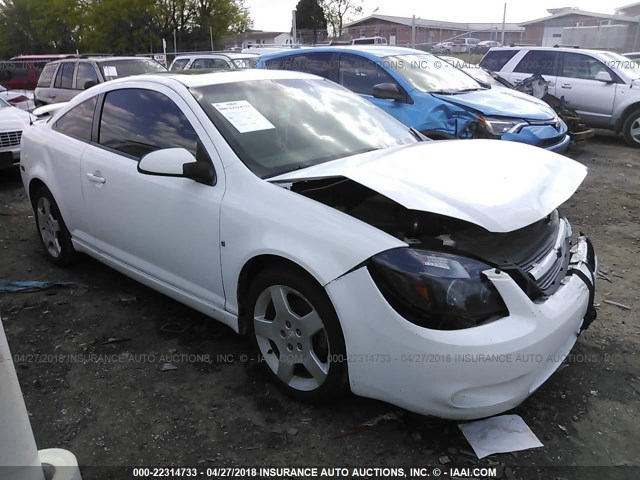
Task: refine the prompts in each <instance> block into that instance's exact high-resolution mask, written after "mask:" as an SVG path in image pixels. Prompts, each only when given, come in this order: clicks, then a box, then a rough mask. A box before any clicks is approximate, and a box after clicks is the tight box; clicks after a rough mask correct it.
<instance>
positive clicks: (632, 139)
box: [622, 109, 640, 148]
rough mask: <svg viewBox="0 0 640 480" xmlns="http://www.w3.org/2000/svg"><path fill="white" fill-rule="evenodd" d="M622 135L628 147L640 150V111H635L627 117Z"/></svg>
mask: <svg viewBox="0 0 640 480" xmlns="http://www.w3.org/2000/svg"><path fill="white" fill-rule="evenodd" d="M622 135H624V140H625V142H627V145H629V146H630V147H634V148H640V109H638V110H634V111H633V112H631V113H630V114H629V115H627V118H626V120H625V121H624V124H623V125H622Z"/></svg>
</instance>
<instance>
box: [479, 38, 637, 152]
mask: <svg viewBox="0 0 640 480" xmlns="http://www.w3.org/2000/svg"><path fill="white" fill-rule="evenodd" d="M480 66H482V67H484V68H486V69H488V70H492V71H494V72H496V73H498V75H500V76H501V77H503V78H504V79H505V80H508V81H509V82H511V83H514V84H516V83H518V82H521V81H522V80H524V79H525V78H527V77H530V76H531V75H533V74H536V73H537V74H540V75H542V76H543V77H544V78H545V80H547V82H549V93H550V94H552V95H554V96H556V97H558V98H562V97H564V99H565V100H566V101H567V103H568V104H569V106H570V107H572V108H574V109H575V110H576V111H577V112H578V114H579V115H580V118H581V119H582V121H583V122H584V123H586V124H587V125H589V126H590V127H595V128H604V129H608V130H613V131H614V132H617V133H622V135H623V136H624V139H625V141H626V142H627V144H628V145H629V146H631V147H635V148H640V64H638V62H634V61H633V60H630V59H628V58H626V57H623V56H622V55H619V54H617V53H613V52H608V51H604V50H582V49H578V48H563V47H507V48H492V49H491V50H489V52H488V53H487V54H486V55H485V56H484V57H483V58H482V60H481V61H480Z"/></svg>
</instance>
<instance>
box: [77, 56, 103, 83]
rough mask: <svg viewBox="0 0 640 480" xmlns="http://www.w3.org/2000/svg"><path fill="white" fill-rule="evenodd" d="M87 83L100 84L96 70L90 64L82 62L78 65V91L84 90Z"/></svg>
mask: <svg viewBox="0 0 640 480" xmlns="http://www.w3.org/2000/svg"><path fill="white" fill-rule="evenodd" d="M87 82H93V83H94V84H97V83H98V76H97V75H96V70H95V68H93V65H91V64H90V63H85V62H80V63H79V64H78V73H77V75H76V89H78V90H84V89H85V85H86V83H87Z"/></svg>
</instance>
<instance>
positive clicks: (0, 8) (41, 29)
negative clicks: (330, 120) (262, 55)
mask: <svg viewBox="0 0 640 480" xmlns="http://www.w3.org/2000/svg"><path fill="white" fill-rule="evenodd" d="M251 25H252V22H251V17H250V16H249V13H248V10H247V8H246V7H245V5H244V0H46V8H45V0H0V58H8V57H11V56H13V55H16V54H35V53H75V52H76V50H79V51H81V52H87V51H88V52H94V53H112V54H125V53H148V52H149V51H150V50H152V51H154V52H158V51H160V49H161V46H160V45H161V40H162V39H163V38H164V39H166V40H169V39H171V38H172V36H173V32H176V34H177V37H178V38H179V39H180V45H181V47H182V48H187V49H193V48H194V46H195V47H199V48H202V47H204V48H205V49H207V48H209V45H210V41H211V40H210V32H212V33H213V34H214V38H215V39H217V38H220V37H222V36H223V35H225V34H227V33H242V32H244V31H246V30H247V29H248V28H250V27H251Z"/></svg>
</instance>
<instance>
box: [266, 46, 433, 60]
mask: <svg viewBox="0 0 640 480" xmlns="http://www.w3.org/2000/svg"><path fill="white" fill-rule="evenodd" d="M309 52H313V53H341V52H350V53H359V54H361V55H362V56H365V57H369V58H383V57H390V56H392V55H409V54H415V53H427V52H425V51H423V50H416V49H414V48H406V47H394V46H389V45H335V46H328V47H306V48H304V47H303V48H295V49H289V50H285V51H281V52H274V53H267V54H265V55H263V56H262V57H261V58H264V59H265V60H269V59H271V58H277V57H287V56H289V55H300V54H304V53H309Z"/></svg>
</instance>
